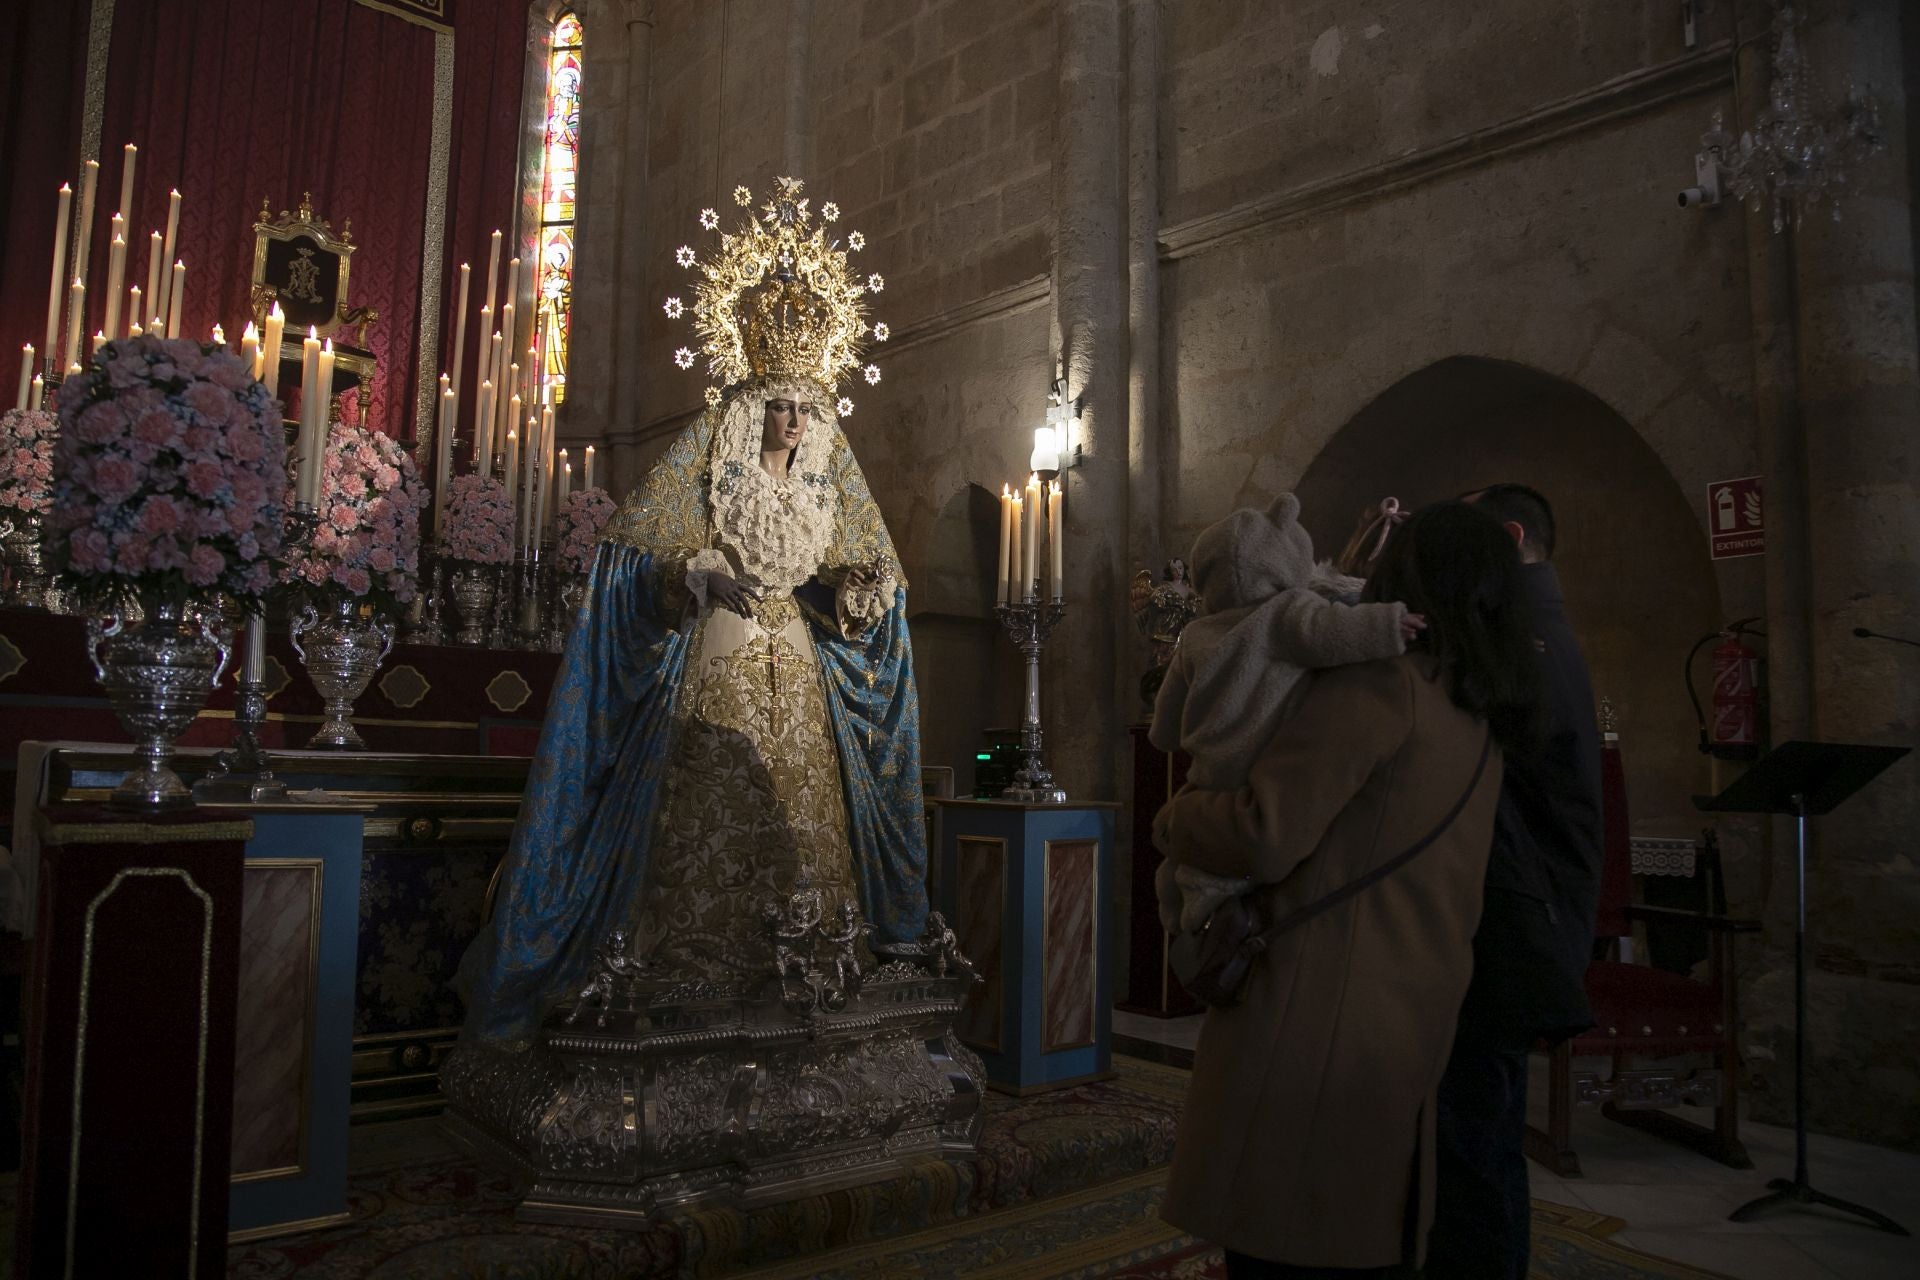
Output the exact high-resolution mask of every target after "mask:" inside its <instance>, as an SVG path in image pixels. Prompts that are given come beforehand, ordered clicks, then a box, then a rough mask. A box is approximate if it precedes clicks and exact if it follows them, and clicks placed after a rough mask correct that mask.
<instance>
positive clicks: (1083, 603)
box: [1021, 0, 1135, 938]
mask: <svg viewBox="0 0 1920 1280" xmlns="http://www.w3.org/2000/svg"><path fill="white" fill-rule="evenodd" d="M1059 15H1060V17H1059V23H1060V26H1059V51H1060V52H1059V57H1060V92H1059V103H1058V108H1057V116H1056V121H1057V123H1056V127H1055V134H1054V137H1055V152H1054V218H1055V236H1054V261H1053V296H1054V306H1055V313H1054V314H1055V321H1056V325H1057V328H1058V331H1059V334H1060V343H1061V354H1062V363H1063V365H1064V368H1065V372H1066V382H1067V386H1066V391H1067V395H1068V396H1069V397H1070V398H1072V399H1074V400H1076V401H1078V402H1079V403H1080V405H1081V408H1082V415H1083V416H1082V418H1081V436H1080V439H1081V441H1082V443H1083V445H1084V457H1083V460H1082V462H1081V465H1080V466H1079V467H1078V468H1076V469H1074V470H1072V471H1068V472H1066V473H1064V474H1065V476H1066V477H1067V497H1066V522H1067V535H1066V536H1067V544H1066V573H1067V587H1066V594H1067V601H1068V606H1067V616H1066V621H1065V623H1064V625H1063V626H1062V627H1061V629H1060V630H1059V631H1058V632H1056V633H1055V635H1054V639H1053V641H1052V643H1051V644H1050V645H1049V646H1048V652H1047V654H1046V658H1045V662H1046V666H1045V677H1046V690H1047V692H1046V707H1045V712H1044V714H1045V722H1046V725H1047V729H1048V741H1047V748H1048V751H1047V754H1048V759H1049V761H1050V762H1051V763H1052V767H1053V768H1054V770H1055V775H1056V777H1058V778H1059V780H1060V782H1061V785H1062V786H1064V787H1065V788H1066V789H1067V793H1068V794H1069V795H1070V796H1072V797H1074V798H1077V799H1096V800H1111V799H1122V798H1123V797H1122V795H1121V787H1122V783H1121V778H1122V777H1123V776H1125V775H1124V773H1123V770H1122V767H1121V762H1122V760H1123V759H1124V758H1125V756H1124V753H1125V751H1126V734H1125V732H1124V731H1123V726H1124V724H1125V719H1126V715H1127V714H1128V711H1127V708H1128V707H1129V706H1130V703H1129V702H1127V701H1125V699H1132V698H1133V697H1134V696H1135V695H1134V693H1133V691H1132V689H1131V687H1130V686H1131V685H1132V683H1133V682H1132V681H1131V680H1129V679H1128V678H1127V674H1128V670H1129V669H1128V667H1127V665H1126V663H1125V662H1124V661H1123V660H1122V654H1123V650H1122V648H1121V644H1122V642H1123V640H1124V637H1125V636H1126V634H1127V627H1128V625H1129V624H1128V618H1127V609H1126V583H1127V536H1128V535H1127V525H1128V507H1127V474H1128V457H1129V441H1128V435H1129V432H1128V409H1127V367H1126V337H1127V298H1126V292H1125V284H1124V282H1125V279H1126V275H1125V272H1126V261H1127V255H1126V241H1125V228H1124V227H1123V225H1122V221H1121V219H1122V210H1123V209H1124V208H1125V204H1124V190H1123V186H1122V181H1123V157H1124V156H1125V155H1126V147H1125V137H1124V134H1123V123H1122V122H1123V120H1124V116H1123V115H1122V114H1121V87H1122V81H1123V74H1124V66H1123V63H1122V61H1121V41H1120V6H1119V5H1118V4H1116V3H1114V0H1064V2H1063V3H1062V4H1061V6H1060V8H1059ZM1021 425H1022V426H1023V427H1024V428H1026V430H1027V431H1028V433H1029V438H1031V434H1030V433H1031V430H1032V428H1033V427H1036V426H1038V425H1040V424H1039V423H1037V422H1034V423H1023V424H1021ZM1069 655H1071V657H1069ZM1119 852H1120V857H1121V859H1122V864H1121V865H1122V866H1124V865H1125V862H1124V859H1125V858H1126V857H1127V856H1128V853H1127V850H1126V849H1125V848H1124V847H1123V848H1122V849H1121V850H1120V851H1119ZM1125 884H1126V880H1125V877H1124V876H1122V877H1121V879H1120V886H1121V890H1122V892H1124V886H1125ZM1124 905H1125V904H1124V903H1122V904H1121V907H1122V909H1123V910H1124ZM1122 936H1123V938H1124V931H1123V933H1122Z"/></svg>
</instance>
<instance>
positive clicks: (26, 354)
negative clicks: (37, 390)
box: [14, 342, 33, 409]
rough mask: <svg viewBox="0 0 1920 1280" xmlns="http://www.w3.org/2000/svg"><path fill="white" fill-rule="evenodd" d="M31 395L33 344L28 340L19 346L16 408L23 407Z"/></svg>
mask: <svg viewBox="0 0 1920 1280" xmlns="http://www.w3.org/2000/svg"><path fill="white" fill-rule="evenodd" d="M32 396H33V344H32V343H31V342H29V343H28V344H27V345H26V346H24V347H22V348H20V402H19V403H18V404H16V405H14V408H16V409H25V408H26V407H27V401H28V400H29V399H31V398H32Z"/></svg>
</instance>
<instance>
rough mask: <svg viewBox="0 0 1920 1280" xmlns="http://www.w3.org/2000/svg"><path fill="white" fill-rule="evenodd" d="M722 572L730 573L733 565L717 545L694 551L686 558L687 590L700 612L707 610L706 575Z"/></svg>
mask: <svg viewBox="0 0 1920 1280" xmlns="http://www.w3.org/2000/svg"><path fill="white" fill-rule="evenodd" d="M710 573H724V574H728V575H731V574H732V573H733V565H732V564H731V563H729V562H728V560H727V553H726V552H724V551H722V550H720V549H719V548H718V547H708V548H707V549H706V550H704V551H696V552H695V553H694V554H693V555H692V556H690V557H689V558H688V560H687V590H688V592H689V593H691V594H692V596H693V599H694V603H696V604H698V605H699V606H700V612H702V613H705V612H706V611H707V575H708V574H710Z"/></svg>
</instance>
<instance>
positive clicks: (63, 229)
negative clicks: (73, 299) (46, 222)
mask: <svg viewBox="0 0 1920 1280" xmlns="http://www.w3.org/2000/svg"><path fill="white" fill-rule="evenodd" d="M72 212H73V188H72V187H71V186H69V185H68V184H67V183H64V182H63V183H61V184H60V212H59V214H58V215H56V216H55V218H54V220H53V277H52V279H51V281H50V282H49V283H48V285H47V345H46V348H45V350H46V353H47V359H48V360H52V359H53V358H54V357H55V356H56V355H58V354H59V351H60V347H59V342H60V300H61V299H60V295H61V293H62V292H63V291H64V290H65V289H66V287H67V275H66V271H67V217H68V215H70V214H71V213H72Z"/></svg>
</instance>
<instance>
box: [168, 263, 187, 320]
mask: <svg viewBox="0 0 1920 1280" xmlns="http://www.w3.org/2000/svg"><path fill="white" fill-rule="evenodd" d="M186 291H187V264H186V263H184V262H179V261H176V262H175V263H174V264H173V282H172V283H171V284H169V285H168V286H167V336H168V337H169V338H178V337H179V336H181V334H183V333H184V332H185V330H184V329H182V328H181V327H180V299H181V296H182V295H183V294H185V293H186Z"/></svg>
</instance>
